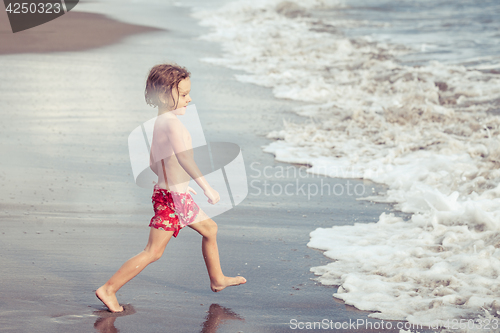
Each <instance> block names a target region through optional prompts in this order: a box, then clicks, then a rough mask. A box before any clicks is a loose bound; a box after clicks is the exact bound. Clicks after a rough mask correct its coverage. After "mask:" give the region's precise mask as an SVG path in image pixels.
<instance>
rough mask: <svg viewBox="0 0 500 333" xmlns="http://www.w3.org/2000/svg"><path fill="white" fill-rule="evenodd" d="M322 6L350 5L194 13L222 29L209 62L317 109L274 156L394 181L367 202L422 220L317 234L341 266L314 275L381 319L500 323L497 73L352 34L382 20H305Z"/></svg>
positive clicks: (240, 5)
mask: <svg viewBox="0 0 500 333" xmlns="http://www.w3.org/2000/svg"><path fill="white" fill-rule="evenodd" d="M287 6H288V7H287ZM322 6H323V7H328V8H329V9H332V8H335V7H341V6H344V5H343V3H341V2H334V1H328V2H322V1H301V2H300V6H299V5H291V4H283V3H282V2H280V1H274V0H269V1H255V0H254V1H240V2H233V3H230V4H228V5H226V6H224V7H222V8H220V9H219V10H217V11H215V12H210V13H207V12H203V13H201V12H199V13H196V14H195V16H196V17H198V18H200V19H201V23H202V24H205V25H208V26H211V27H213V28H214V29H213V31H212V32H210V33H208V34H207V35H206V36H204V37H203V38H205V39H208V40H212V41H217V42H220V43H222V45H223V48H224V51H225V52H226V53H225V54H224V56H223V58H217V59H214V58H211V59H204V60H205V61H207V62H210V63H214V64H219V65H224V66H227V67H230V68H234V69H239V70H244V71H246V72H247V73H248V74H244V75H238V76H237V78H238V79H239V80H240V81H243V82H250V83H255V84H258V85H262V86H267V87H270V88H272V89H273V92H274V94H275V95H276V97H279V98H288V99H292V100H298V101H305V102H311V103H314V104H313V105H310V106H306V107H301V108H298V109H296V110H295V111H296V112H298V113H299V114H300V115H303V116H308V117H311V119H312V121H311V122H308V123H305V124H293V123H285V125H284V129H281V130H277V131H274V132H272V133H269V136H268V137H269V138H272V139H275V140H277V141H275V142H273V143H271V144H270V145H268V146H267V147H265V149H264V151H266V152H269V153H273V154H275V156H276V159H277V160H279V161H283V162H290V163H301V164H309V165H312V168H310V169H309V170H308V172H312V173H319V174H324V175H328V176H332V177H345V178H352V177H355V178H364V179H369V180H372V181H375V182H378V183H384V184H387V185H389V190H388V191H387V193H385V194H383V195H380V194H379V195H376V196H372V197H368V198H365V199H367V200H373V201H378V202H394V203H396V208H397V209H400V210H401V211H403V212H408V213H412V214H413V215H412V217H411V219H410V220H408V221H403V220H402V219H401V218H399V217H394V216H393V215H386V214H382V215H381V216H380V219H379V221H378V222H377V223H368V224H359V223H355V224H354V226H341V227H338V226H337V227H333V228H328V229H324V228H319V229H317V230H315V231H313V232H312V233H311V241H310V242H309V243H308V246H309V247H312V248H317V249H321V250H324V251H326V252H325V255H326V256H327V257H329V258H332V259H334V260H335V261H334V262H332V263H330V264H328V265H325V266H321V267H314V268H312V271H313V272H314V273H315V274H317V275H318V276H319V277H318V280H319V281H321V283H323V284H327V285H338V286H340V287H339V289H338V292H337V293H335V294H334V297H336V298H340V299H342V300H344V301H345V302H346V303H347V304H351V305H354V306H356V307H357V308H359V309H362V310H369V311H377V312H376V313H373V314H370V317H374V318H380V319H400V320H408V321H409V322H412V323H418V324H432V325H435V324H444V323H446V320H449V319H453V318H459V317H460V318H478V316H479V315H481V314H484V311H485V310H483V308H484V309H486V311H487V313H486V314H484V315H486V316H490V317H491V316H492V315H493V316H497V317H498V316H499V313H498V312H497V310H500V303H499V302H500V280H498V276H499V273H500V261H499V259H500V250H499V249H498V248H500V240H499V239H500V238H499V237H498V236H499V231H500V170H499V167H500V118H499V117H498V116H495V115H492V114H489V113H487V112H486V111H487V110H489V109H491V108H493V107H495V103H498V101H495V99H497V98H498V96H500V78H499V76H498V75H494V74H485V73H483V72H480V71H478V70H474V69H472V68H466V67H464V66H458V65H449V64H443V63H441V62H437V61H430V62H428V63H427V64H426V65H424V66H420V67H410V66H404V65H402V64H401V63H400V62H399V61H398V58H397V57H398V56H401V55H404V54H406V53H408V52H410V49H409V48H408V47H406V46H403V45H394V44H389V43H382V42H379V41H375V40H374V39H373V38H371V37H369V36H359V37H346V36H344V35H343V33H342V29H343V28H346V27H354V26H361V25H366V24H373V23H367V22H360V21H352V20H335V21H333V20H331V21H329V20H327V19H322V20H319V19H316V18H314V17H310V16H307V15H308V10H313V9H314V10H316V9H318V8H320V7H322ZM283 8H285V9H283ZM324 31H328V32H324ZM493 67H495V66H493Z"/></svg>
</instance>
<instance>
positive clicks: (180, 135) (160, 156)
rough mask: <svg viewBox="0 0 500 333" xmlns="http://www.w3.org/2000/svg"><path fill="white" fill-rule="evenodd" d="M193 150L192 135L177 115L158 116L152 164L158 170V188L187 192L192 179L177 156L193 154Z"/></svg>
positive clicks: (152, 146)
mask: <svg viewBox="0 0 500 333" xmlns="http://www.w3.org/2000/svg"><path fill="white" fill-rule="evenodd" d="M192 148H193V146H192V140H191V134H189V131H188V130H187V128H186V127H185V126H184V125H183V124H182V122H181V121H180V120H179V119H178V118H177V116H176V115H174V114H171V113H166V114H162V115H160V116H158V118H157V120H156V122H155V126H154V132H153V140H152V145H151V162H152V163H154V164H155V166H154V169H153V165H152V167H151V169H153V171H155V169H156V170H157V175H158V186H160V187H161V188H165V189H170V190H171V191H175V192H182V193H185V192H186V191H187V187H188V184H189V180H190V179H191V177H190V176H189V174H188V173H187V172H186V171H185V170H184V168H183V167H182V166H181V164H180V163H179V161H178V159H177V156H178V155H177V154H179V153H180V152H183V153H189V152H192ZM176 152H177V154H176ZM162 162H163V163H162ZM165 176H166V177H167V181H165Z"/></svg>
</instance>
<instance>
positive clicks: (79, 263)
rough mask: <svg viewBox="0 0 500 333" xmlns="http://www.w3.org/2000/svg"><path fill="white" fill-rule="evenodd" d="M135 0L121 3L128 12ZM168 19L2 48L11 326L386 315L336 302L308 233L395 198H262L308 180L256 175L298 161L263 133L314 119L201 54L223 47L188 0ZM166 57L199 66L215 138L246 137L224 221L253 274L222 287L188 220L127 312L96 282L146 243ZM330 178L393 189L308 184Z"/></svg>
mask: <svg viewBox="0 0 500 333" xmlns="http://www.w3.org/2000/svg"><path fill="white" fill-rule="evenodd" d="M78 6H79V10H84V9H86V8H87V9H90V7H86V6H85V5H84V4H80V5H78ZM127 6H128V7H127ZM133 6H134V4H124V7H125V8H124V9H123V10H131V11H132V10H134V7H133ZM93 8H94V7H93ZM93 10H94V9H93ZM105 10H106V8H104V7H103V11H105ZM162 15H163V16H165V17H167V18H169V19H170V21H169V22H171V23H170V26H167V27H166V29H165V30H163V31H161V30H158V31H156V32H149V33H143V34H140V35H133V36H131V35H129V36H128V37H126V38H124V39H122V40H121V42H120V43H118V44H112V45H111V44H110V45H107V46H101V47H98V48H92V49H88V50H86V51H83V50H79V51H75V50H67V51H66V52H61V53H45V54H9V55H3V56H0V58H1V61H0V71H1V72H2V77H3V80H2V81H0V114H1V118H2V122H1V124H2V125H1V126H2V130H1V134H0V135H1V138H2V140H1V145H0V151H1V154H2V157H3V158H2V164H1V168H0V178H1V180H2V181H1V184H0V186H1V189H2V190H1V200H0V219H1V223H0V240H1V241H0V265H1V267H2V270H1V271H0V281H2V283H1V285H0V295H1V297H0V327H1V328H2V329H3V330H5V331H9V332H10V331H12V332H92V331H98V332H116V331H117V330H119V331H120V332H139V331H140V332H160V331H168V332H291V331H296V330H292V329H291V327H290V321H291V320H293V319H296V320H297V321H299V322H301V321H302V322H307V321H322V320H323V319H327V320H331V321H333V322H341V323H343V322H349V320H351V321H356V320H358V319H359V320H364V321H367V320H369V321H371V322H380V321H377V320H372V319H369V318H368V314H369V313H367V312H363V311H358V310H356V309H354V308H353V307H350V306H348V305H344V304H342V303H340V302H337V301H335V299H334V298H333V297H332V296H331V295H332V294H333V293H334V292H335V291H336V288H335V287H328V286H322V285H319V284H317V283H316V282H315V281H313V280H312V279H313V278H314V275H313V274H312V273H310V271H309V269H310V267H313V266H318V265H323V264H325V263H327V262H329V260H328V259H327V258H325V257H324V256H323V255H322V253H321V251H316V250H312V249H309V248H307V246H306V244H307V242H308V241H309V232H311V231H313V230H315V229H316V228H318V227H330V226H332V225H346V224H353V223H355V222H374V221H376V220H377V218H378V216H379V215H380V214H381V213H382V212H387V211H388V210H390V209H391V207H390V206H389V205H379V204H378V205H374V204H372V203H369V202H366V201H359V200H356V197H355V196H349V195H341V196H334V195H330V196H327V195H324V196H319V195H317V196H314V197H311V198H309V200H308V198H307V197H306V196H304V195H302V194H300V193H299V194H296V195H292V196H286V195H277V196H272V195H271V196H268V195H265V194H264V192H261V193H260V194H257V192H258V191H257V189H256V188H260V189H261V190H262V191H263V190H264V188H263V182H264V181H268V182H269V183H272V184H279V185H280V186H284V185H286V184H288V183H295V182H296V181H297V178H296V177H293V176H290V177H286V178H277V177H266V176H264V175H263V174H261V175H260V176H257V174H258V172H257V171H256V170H260V171H263V170H264V168H265V167H269V168H268V169H267V170H269V171H272V170H277V168H280V167H284V168H286V167H289V166H288V165H285V164H280V163H277V162H275V161H274V157H273V156H271V155H269V154H265V153H263V152H262V150H261V146H262V145H265V144H267V143H268V142H269V140H268V139H266V138H265V136H264V134H266V133H267V132H268V131H270V130H272V129H279V128H280V127H281V124H282V121H283V119H294V120H295V121H303V120H302V119H300V118H298V117H296V116H294V115H293V114H292V113H290V112H289V110H290V108H291V106H292V105H293V103H292V102H289V101H279V100H276V99H275V98H274V97H273V96H272V94H271V92H270V91H268V90H267V89H265V88H262V87H257V86H253V85H247V84H242V83H239V82H237V81H236V80H235V79H234V74H235V73H236V72H235V71H232V70H229V69H225V68H220V67H215V66H212V65H208V64H205V63H203V62H200V61H199V59H200V58H202V57H211V56H218V55H219V54H220V52H221V51H220V49H219V47H218V45H214V44H211V43H208V42H205V41H200V40H197V39H196V38H197V36H199V35H200V34H201V33H202V32H203V29H204V28H202V27H199V26H198V25H197V24H196V21H194V20H193V19H192V18H190V17H189V10H188V9H187V8H180V7H172V8H171V11H169V12H168V13H162ZM68 18H69V17H68ZM153 19H154V17H153V18H152V20H153ZM60 23H62V22H60ZM106 24H110V25H111V24H122V23H118V22H113V21H109V20H108V21H107V22H106ZM141 29H142V28H141ZM167 30H168V31H167ZM63 44H64V43H62V44H61V45H63ZM61 45H60V46H61ZM61 47H62V46H61ZM54 51H55V50H54ZM57 51H63V50H62V49H59V48H58V49H57ZM168 60H172V61H176V62H178V63H179V64H181V65H183V66H186V67H187V68H188V69H189V70H190V71H191V73H192V79H191V81H192V93H191V97H192V98H193V103H194V104H195V105H196V106H197V110H198V112H199V114H200V117H201V122H202V125H203V128H204V130H205V136H206V138H207V140H209V141H227V142H234V143H237V144H239V145H240V147H241V148H242V151H243V157H244V159H245V164H246V167H247V173H248V176H249V182H251V181H256V182H254V183H253V184H254V188H252V187H250V188H249V191H250V193H249V195H248V197H247V199H246V200H245V201H244V202H243V203H242V204H240V205H239V206H237V207H236V208H235V209H233V210H231V211H228V212H226V213H224V214H222V215H219V216H217V217H215V218H214V220H215V221H216V222H217V223H218V225H219V236H218V242H219V250H220V257H221V263H222V267H223V270H224V272H225V274H226V275H232V276H234V275H237V274H240V275H242V276H245V277H246V278H247V280H248V282H247V283H246V284H245V285H242V286H238V287H230V288H227V289H225V290H224V291H222V292H220V293H213V292H212V291H211V290H210V285H209V280H208V276H207V273H206V269H205V266H204V263H203V258H202V256H201V239H200V236H199V235H198V234H197V233H196V232H195V231H193V230H191V229H189V228H186V229H185V230H182V231H181V233H180V234H179V236H178V237H177V238H176V239H172V240H171V241H170V243H169V244H168V246H167V249H166V251H165V253H164V255H163V257H162V258H161V259H160V260H159V261H157V262H156V263H153V264H152V265H150V266H148V267H147V268H146V269H145V270H144V271H143V272H142V273H141V274H139V275H138V276H137V277H136V278H135V279H133V280H132V281H131V282H129V283H128V284H127V285H125V286H124V287H123V288H122V289H121V290H120V291H119V293H118V299H119V301H120V303H121V304H126V309H127V311H126V313H124V314H111V313H109V312H107V311H106V310H105V308H104V306H103V305H102V304H101V303H100V302H99V300H98V299H97V298H96V297H95V295H94V291H95V289H96V288H97V287H99V286H100V285H102V284H103V283H104V282H105V281H106V280H107V279H108V278H109V277H110V276H111V275H112V274H113V273H114V272H115V271H116V270H117V269H118V268H119V267H120V265H121V264H122V263H123V262H125V261H126V260H127V259H128V258H130V257H131V256H133V255H135V254H137V253H138V252H140V251H141V250H142V249H143V248H144V246H145V245H146V242H147V237H148V233H149V228H148V224H149V219H150V218H151V216H152V213H153V209H152V206H151V193H152V190H149V189H143V188H140V187H138V186H136V185H135V184H134V181H133V177H132V175H131V168H130V161H129V156H128V147H127V138H128V135H129V133H130V132H131V131H132V130H133V129H134V128H135V127H136V126H138V125H139V124H141V123H143V122H144V121H146V120H148V119H150V118H152V117H154V116H155V115H156V110H154V109H153V108H150V107H149V106H147V105H146V104H145V102H144V97H143V91H144V82H145V78H146V75H147V72H148V70H149V68H150V67H152V66H153V65H154V64H156V63H159V62H162V61H168ZM75 64H77V66H75ZM321 180H323V182H327V183H329V184H330V185H332V186H333V185H335V184H342V185H344V186H345V185H346V183H347V182H348V181H350V182H351V184H364V185H365V187H366V190H367V191H368V190H369V191H372V188H373V189H375V190H376V191H379V190H383V189H382V188H380V187H378V186H376V185H374V184H370V183H368V182H362V181H356V180H345V179H325V178H312V177H311V176H309V177H306V178H300V179H299V181H300V182H301V184H305V186H306V187H307V184H312V183H315V184H320V182H321ZM394 325H395V324H394ZM346 331H354V330H352V329H351V330H346ZM357 331H377V332H378V331H383V332H399V330H397V329H393V330H361V329H359V330H357ZM420 331H422V330H420Z"/></svg>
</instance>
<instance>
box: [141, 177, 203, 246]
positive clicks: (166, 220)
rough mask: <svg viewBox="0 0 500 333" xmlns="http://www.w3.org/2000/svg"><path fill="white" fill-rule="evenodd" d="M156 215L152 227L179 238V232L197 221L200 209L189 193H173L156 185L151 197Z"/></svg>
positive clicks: (152, 219) (150, 224)
mask: <svg viewBox="0 0 500 333" xmlns="http://www.w3.org/2000/svg"><path fill="white" fill-rule="evenodd" d="M151 200H152V202H153V208H154V212H155V215H154V216H153V217H152V218H151V222H150V223H149V226H150V227H153V228H156V229H159V230H165V231H173V232H174V234H173V236H174V237H177V235H178V234H179V231H180V230H181V229H182V228H184V227H185V226H187V225H189V224H191V223H193V222H194V220H195V219H196V216H197V215H198V213H199V211H200V208H199V207H198V205H197V204H196V203H195V202H194V200H193V198H192V197H191V195H190V194H189V193H180V192H171V191H169V190H167V189H163V188H161V187H159V186H158V185H155V187H154V191H153V196H152V197H151Z"/></svg>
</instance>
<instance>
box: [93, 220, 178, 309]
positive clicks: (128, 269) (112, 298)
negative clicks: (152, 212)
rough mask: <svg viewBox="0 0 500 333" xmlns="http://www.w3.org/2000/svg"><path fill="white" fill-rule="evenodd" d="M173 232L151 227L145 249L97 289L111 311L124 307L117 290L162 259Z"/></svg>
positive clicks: (97, 294)
mask: <svg viewBox="0 0 500 333" xmlns="http://www.w3.org/2000/svg"><path fill="white" fill-rule="evenodd" d="M173 233H174V232H173V231H164V230H159V229H155V228H151V230H150V232H149V241H148V244H147V245H146V248H145V249H144V251H142V252H141V253H139V254H138V255H136V256H135V257H132V258H130V259H129V260H127V262H125V263H124V264H123V265H122V267H120V269H119V270H118V271H117V272H116V273H115V274H114V275H113V276H112V277H111V278H110V279H109V280H108V282H106V283H105V284H104V285H103V286H101V287H100V288H99V289H97V290H96V296H97V297H98V298H99V299H100V300H101V301H102V302H103V303H104V304H105V305H106V306H107V307H108V309H109V310H110V311H111V312H120V311H123V307H122V306H120V304H119V303H118V300H117V299H116V292H117V291H118V289H120V288H121V287H122V286H123V285H124V284H125V283H127V282H128V281H130V280H131V279H132V278H133V277H135V276H136V275H137V274H139V273H140V272H141V271H142V270H143V269H144V268H145V267H146V266H147V265H149V264H150V263H152V262H153V261H156V260H158V259H160V257H161V255H162V254H163V251H164V250H165V247H166V246H167V244H168V241H169V240H170V238H171V237H172V235H173Z"/></svg>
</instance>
